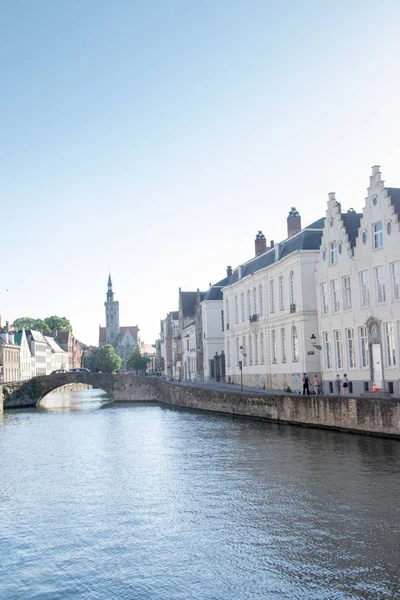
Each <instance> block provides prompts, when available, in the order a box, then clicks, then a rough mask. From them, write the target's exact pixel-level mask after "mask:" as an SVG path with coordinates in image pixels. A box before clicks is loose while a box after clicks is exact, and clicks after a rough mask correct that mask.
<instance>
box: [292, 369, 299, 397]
mask: <svg viewBox="0 0 400 600" xmlns="http://www.w3.org/2000/svg"><path fill="white" fill-rule="evenodd" d="M293 391H294V392H296V393H297V394H299V393H300V375H299V374H297V373H295V374H294V375H293Z"/></svg>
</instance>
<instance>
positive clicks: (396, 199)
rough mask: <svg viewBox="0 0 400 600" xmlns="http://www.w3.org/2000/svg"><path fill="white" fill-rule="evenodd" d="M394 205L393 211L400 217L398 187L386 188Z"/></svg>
mask: <svg viewBox="0 0 400 600" xmlns="http://www.w3.org/2000/svg"><path fill="white" fill-rule="evenodd" d="M386 189H387V193H388V196H390V200H391V202H392V204H393V206H394V211H395V213H396V214H397V215H398V216H399V217H400V188H386Z"/></svg>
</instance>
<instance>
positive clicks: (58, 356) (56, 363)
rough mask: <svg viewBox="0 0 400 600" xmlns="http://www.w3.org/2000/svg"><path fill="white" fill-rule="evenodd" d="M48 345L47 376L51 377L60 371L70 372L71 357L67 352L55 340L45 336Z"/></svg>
mask: <svg viewBox="0 0 400 600" xmlns="http://www.w3.org/2000/svg"><path fill="white" fill-rule="evenodd" d="M44 338H45V340H46V343H47V349H46V353H47V375H50V373H52V372H53V371H59V370H60V369H66V370H67V371H68V370H69V355H68V352H65V350H63V349H62V348H61V347H60V346H59V345H58V344H57V342H56V341H55V339H54V338H52V337H50V336H47V335H45V336H44Z"/></svg>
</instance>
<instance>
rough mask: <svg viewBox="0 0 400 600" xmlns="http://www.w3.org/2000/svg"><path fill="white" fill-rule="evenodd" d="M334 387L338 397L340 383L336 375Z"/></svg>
mask: <svg viewBox="0 0 400 600" xmlns="http://www.w3.org/2000/svg"><path fill="white" fill-rule="evenodd" d="M333 385H334V387H335V392H336V394H337V395H338V396H340V386H341V381H340V377H339V375H336V379H335V381H334V384H333Z"/></svg>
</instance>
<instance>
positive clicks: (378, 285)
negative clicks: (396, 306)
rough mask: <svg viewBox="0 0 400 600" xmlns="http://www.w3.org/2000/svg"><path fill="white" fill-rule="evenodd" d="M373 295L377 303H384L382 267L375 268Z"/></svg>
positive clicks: (384, 291)
mask: <svg viewBox="0 0 400 600" xmlns="http://www.w3.org/2000/svg"><path fill="white" fill-rule="evenodd" d="M374 274H375V293H376V301H377V303H378V304H379V303H382V302H386V289H385V272H384V269H383V267H375V269H374Z"/></svg>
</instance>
